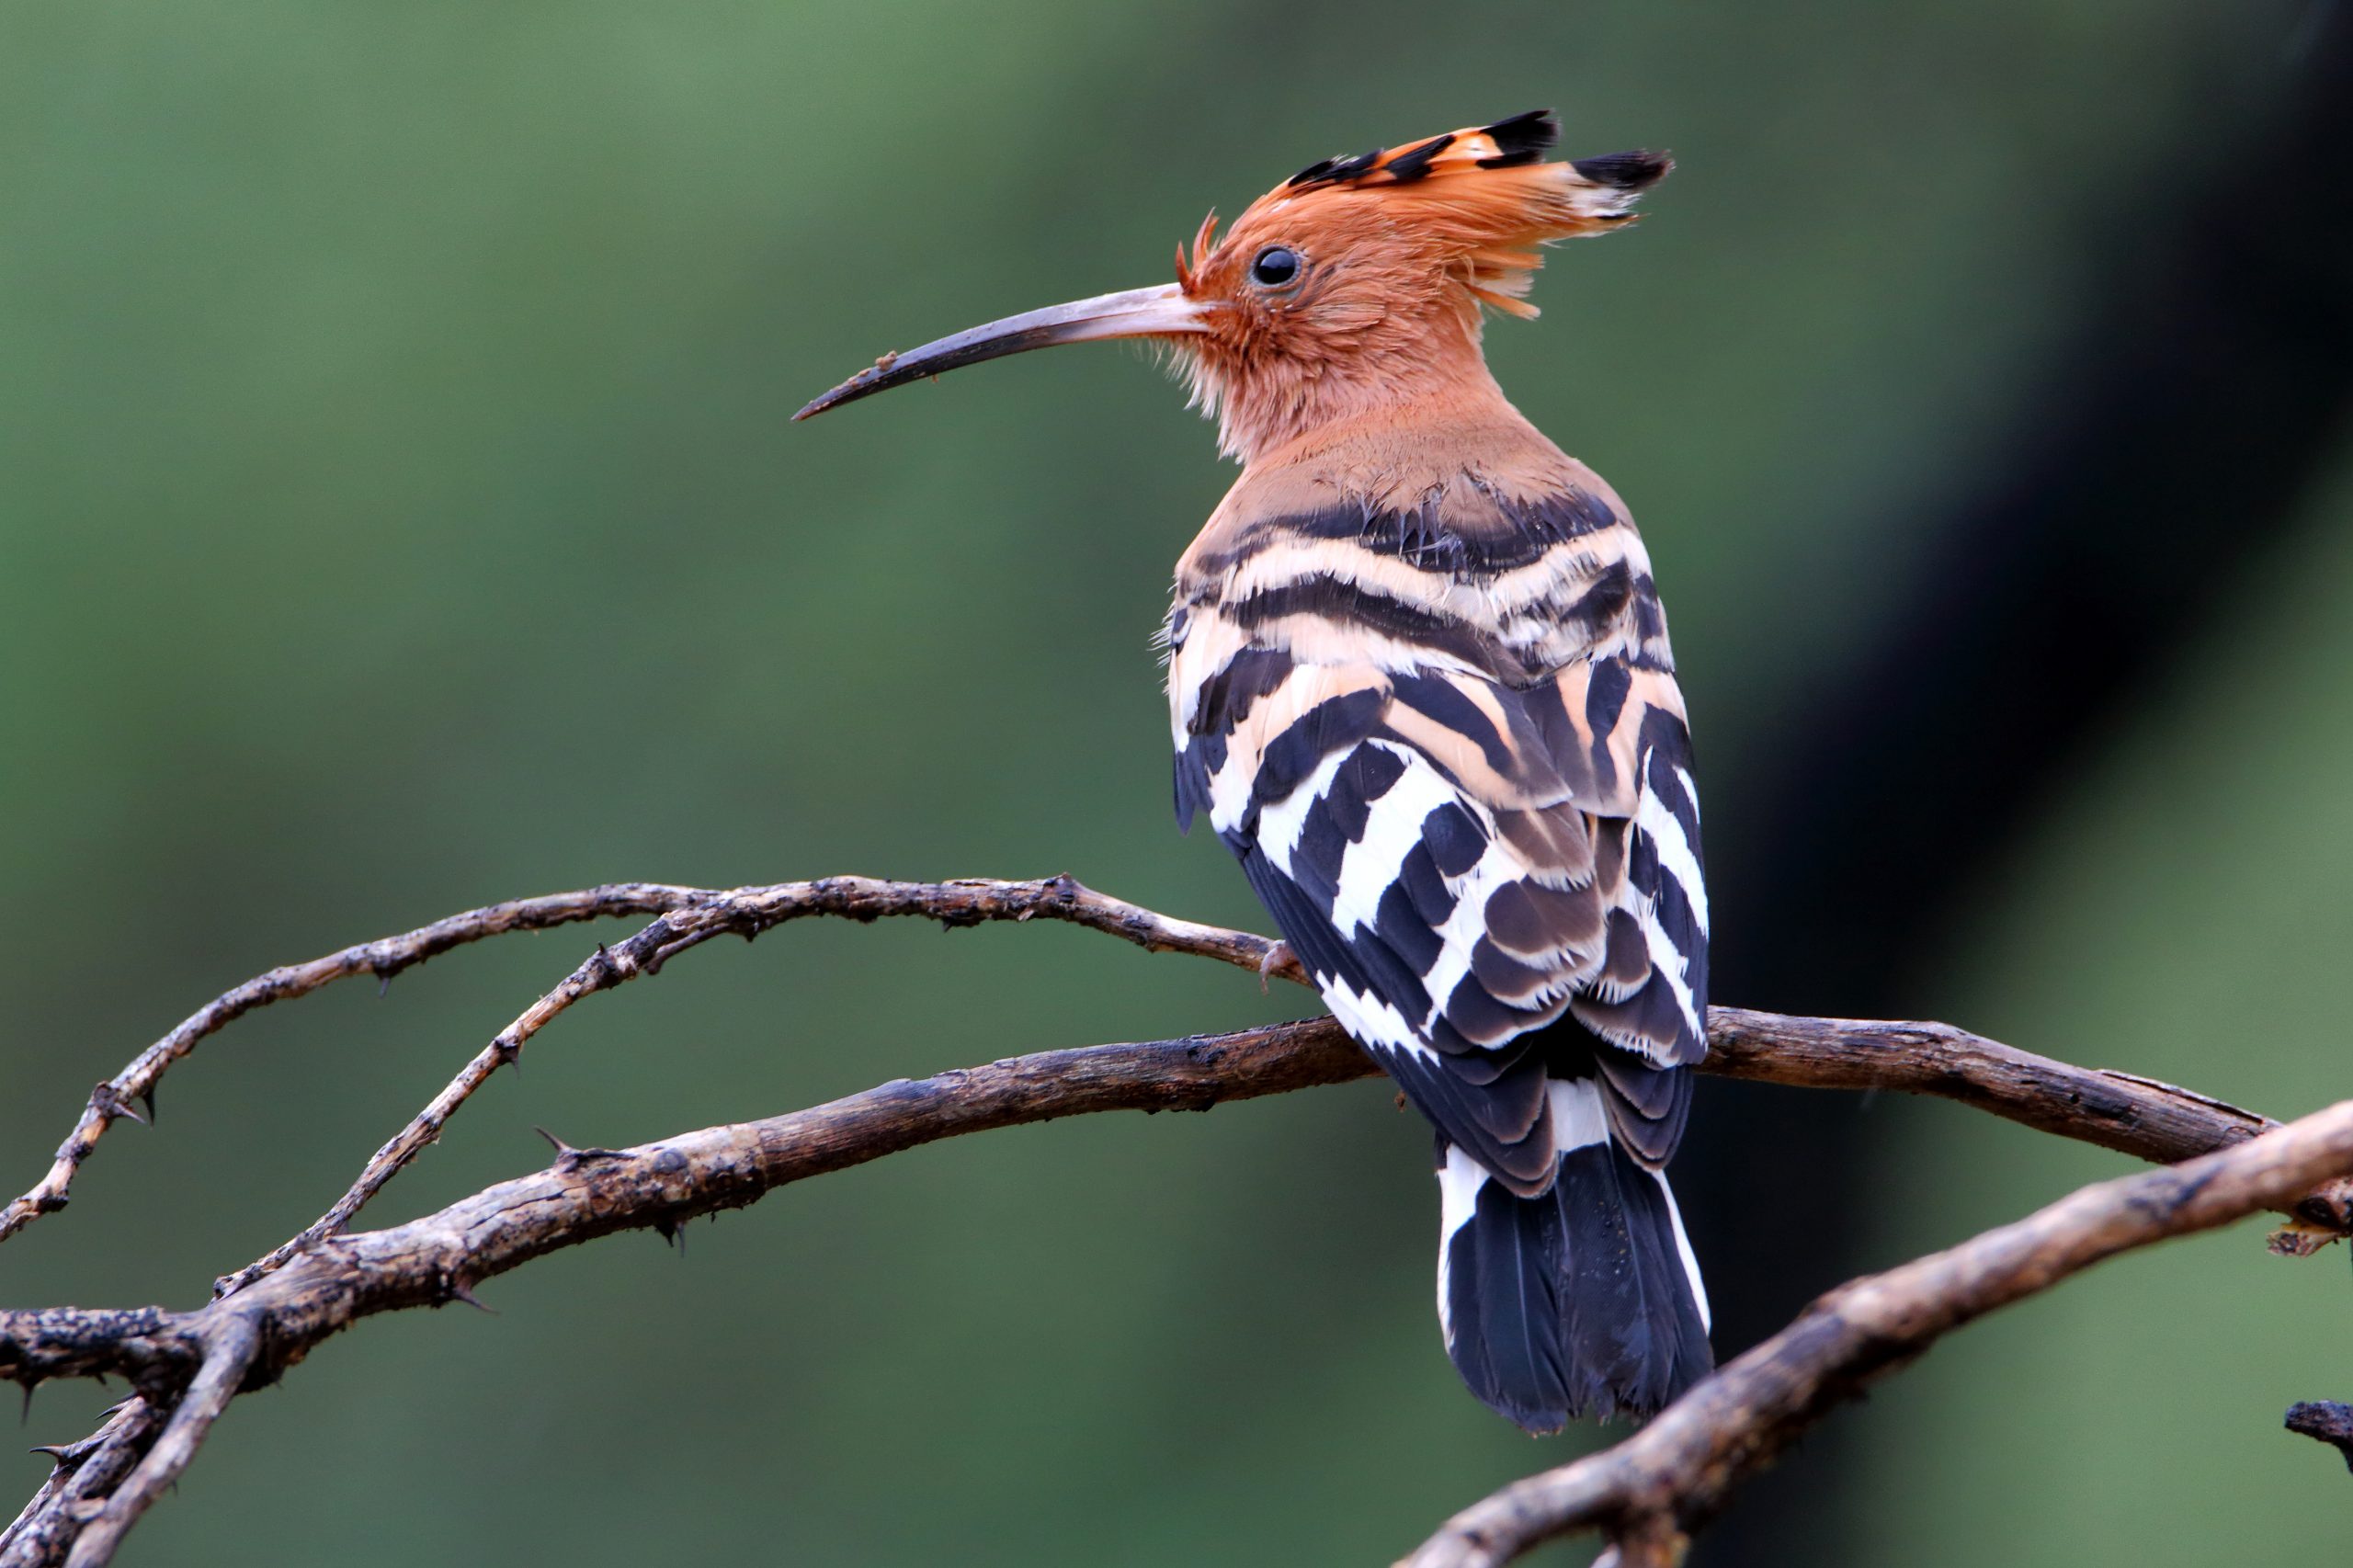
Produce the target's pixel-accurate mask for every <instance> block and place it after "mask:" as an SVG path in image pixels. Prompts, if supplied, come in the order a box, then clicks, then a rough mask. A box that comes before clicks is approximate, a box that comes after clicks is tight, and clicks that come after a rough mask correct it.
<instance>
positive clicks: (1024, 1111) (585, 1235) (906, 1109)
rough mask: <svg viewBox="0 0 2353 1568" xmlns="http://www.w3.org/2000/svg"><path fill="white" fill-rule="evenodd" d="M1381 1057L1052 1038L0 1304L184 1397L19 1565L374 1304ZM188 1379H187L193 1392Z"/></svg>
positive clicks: (18, 1554)
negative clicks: (187, 1294)
mask: <svg viewBox="0 0 2353 1568" xmlns="http://www.w3.org/2000/svg"><path fill="white" fill-rule="evenodd" d="M1373 1072H1374V1069H1373V1068H1372V1066H1371V1064H1370V1062H1367V1061H1366V1060H1365V1058H1364V1056H1363V1055H1362V1053H1361V1052H1359V1051H1357V1050H1356V1049H1355V1047H1354V1046H1353V1045H1351V1044H1350V1043H1348V1041H1347V1039H1346V1037H1345V1036H1343V1035H1341V1034H1340V1033H1339V1032H1338V1030H1336V1029H1334V1028H1326V1027H1324V1025H1323V1024H1322V1023H1320V1022H1315V1023H1306V1024H1279V1025H1274V1026H1271V1027H1269V1028H1257V1029H1245V1030H1243V1031H1240V1032H1239V1033H1235V1034H1230V1035H1222V1036H1215V1037H1193V1038H1188V1039H1184V1040H1156V1041H1153V1042H1150V1043H1147V1044H1140V1045H1106V1046H1097V1047H1094V1048H1092V1049H1086V1050H1078V1051H1045V1052H1041V1053H1039V1054H1037V1055H1031V1056H1019V1057H1015V1058H1012V1059H1011V1060H1009V1061H1004V1062H993V1063H991V1064H989V1065H988V1066H985V1067H974V1068H970V1069H965V1070H961V1071H957V1072H949V1073H943V1074H938V1075H937V1076H935V1077H931V1078H926V1079H922V1080H920V1081H917V1082H914V1083H909V1082H905V1081H901V1082H897V1083H892V1084H885V1085H881V1086H880V1087H878V1088H873V1089H869V1090H867V1091H866V1092H865V1093H863V1094H858V1095H852V1096H849V1097H848V1098H847V1099H840V1100H835V1101H833V1102H832V1103H830V1104H827V1105H823V1106H818V1107H815V1108H813V1109H809V1110H803V1111H796V1112H793V1113H791V1114H790V1115H787V1116H779V1117H772V1118H769V1119H767V1120H763V1121H754V1122H745V1123H741V1124H737V1125H733V1126H724V1127H712V1128H706V1129H704V1130H702V1131H698V1132H689V1133H687V1134H685V1135H683V1136H681V1137H676V1138H670V1139H665V1140H664V1141H662V1142H658V1143H649V1144H645V1145H642V1146H641V1147H638V1148H634V1149H621V1150H609V1149H564V1150H563V1151H561V1152H559V1153H558V1154H557V1156H556V1158H555V1161H554V1162H553V1164H552V1165H550V1166H549V1167H548V1168H547V1169H545V1170H542V1171H539V1172H536V1173H534V1174H532V1175H530V1176H522V1177H518V1178H517V1179H515V1180H513V1181H507V1182H502V1183H500V1184H498V1185H497V1186H495V1187H489V1188H487V1189H485V1190H483V1192H480V1193H477V1194H475V1195H474V1196H473V1197H472V1198H468V1199H463V1200H461V1201H460V1202H458V1203H454V1204H451V1205H450V1206H449V1208H447V1209H444V1210H440V1211H438V1213H434V1214H429V1215H426V1217H424V1218H423V1219H420V1220H415V1221H410V1222H409V1223H407V1224H405V1225H401V1226H397V1227H395V1228H393V1229H391V1230H386V1231H376V1232H369V1233H362V1234H356V1235H341V1236H335V1237H332V1238H329V1239H327V1240H325V1241H324V1242H323V1243H322V1244H319V1245H318V1246H317V1247H315V1248H313V1250H311V1251H310V1252H307V1253H305V1254H303V1255H302V1256H300V1257H298V1258H296V1259H295V1260H293V1261H292V1262H291V1263H290V1264H289V1265H288V1266H287V1267H284V1268H282V1269H280V1270H278V1272H277V1273H275V1274H272V1275H269V1276H267V1277H266V1278H261V1279H258V1280H256V1282H255V1283H254V1284H253V1285H252V1286H250V1287H249V1288H247V1289H246V1290H243V1291H240V1292H239V1293H238V1294H236V1295H234V1296H233V1297H230V1298H228V1299H226V1300H223V1301H213V1302H211V1303H210V1304H209V1305H207V1306H205V1307H203V1308H200V1309H199V1310H197V1311H195V1312H165V1311H164V1310H162V1309H160V1308H144V1309H139V1310H136V1311H131V1312H88V1311H84V1310H82V1309H77V1308H54V1309H46V1310H36V1311H16V1312H0V1377H5V1378H13V1379H15V1380H16V1381H18V1382H21V1383H23V1384H25V1385H26V1386H27V1387H30V1386H32V1385H34V1384H37V1383H39V1382H41V1381H47V1380H49V1379H51V1378H58V1377H85V1378H86V1377H99V1376H104V1375H108V1374H117V1375H120V1376H123V1377H126V1378H129V1379H130V1380H131V1381H132V1382H133V1383H134V1384H135V1385H136V1386H137V1387H138V1388H139V1389H140V1390H141V1392H142V1396H143V1403H145V1404H148V1405H153V1406H155V1407H157V1408H159V1409H161V1408H166V1407H172V1406H175V1405H176V1408H175V1409H174V1410H173V1414H172V1415H171V1417H170V1420H169V1422H168V1424H167V1425H165V1427H164V1429H163V1432H162V1435H161V1437H158V1438H156V1439H155V1440H154V1446H153V1448H152V1449H149V1450H148V1451H147V1454H146V1456H145V1457H144V1458H143V1459H142V1460H140V1463H139V1466H138V1468H137V1469H136V1470H135V1471H132V1472H131V1478H130V1480H129V1481H127V1482H124V1483H122V1485H121V1486H120V1487H119V1488H118V1489H117V1490H116V1491H115V1493H114V1494H113V1495H112V1496H111V1497H110V1498H108V1500H107V1502H106V1504H105V1506H104V1508H103V1510H102V1511H100V1512H98V1513H97V1515H96V1516H95V1518H94V1520H92V1521H89V1522H85V1521H84V1520H82V1519H81V1518H79V1517H76V1516H77V1514H78V1512H79V1511H80V1509H81V1508H82V1507H84V1506H86V1504H87V1502H88V1500H89V1498H90V1496H91V1495H93V1494H92V1493H90V1492H88V1491H87V1490H86V1489H85V1490H83V1491H80V1492H78V1493H77V1492H75V1491H74V1489H72V1488H59V1489H56V1491H55V1492H54V1494H52V1495H51V1497H50V1498H49V1500H48V1502H47V1504H46V1505H45V1506H44V1505H42V1504H41V1503H40V1500H37V1501H36V1506H35V1507H34V1508H32V1509H28V1510H27V1513H26V1515H25V1516H23V1517H19V1519H18V1520H17V1524H16V1525H15V1526H13V1527H12V1528H11V1529H10V1531H9V1533H8V1535H7V1536H6V1537H0V1565H4V1568H31V1565H34V1564H46V1563H48V1562H52V1561H54V1556H53V1553H54V1551H55V1550H56V1548H57V1547H58V1546H59V1545H61V1544H62V1543H63V1541H65V1540H74V1555H73V1556H72V1558H71V1560H70V1561H71V1564H72V1568H97V1565H98V1564H101V1563H103V1562H106V1561H107V1559H108V1554H110V1553H111V1551H112V1550H113V1548H114V1545H115V1543H116V1542H117V1541H118V1540H119V1539H120V1536H121V1534H122V1532H123V1530H125V1529H127V1528H129V1527H130V1525H131V1522H132V1521H133V1520H135V1519H136V1517H138V1515H139V1514H140V1513H141V1512H142V1511H143V1510H144V1509H145V1508H146V1507H147V1506H149V1505H150V1504H151V1503H152V1502H153V1500H154V1497H155V1495H156V1494H158V1493H159V1492H160V1491H161V1489H162V1488H163V1487H165V1486H166V1485H168V1484H169V1483H170V1482H171V1481H172V1480H173V1479H174V1478H176V1476H177V1475H178V1474H179V1472H180V1471H182V1470H183V1469H184V1468H185V1467H186V1465H187V1462H188V1458H189V1457H190V1456H191V1455H192V1454H193V1453H194V1451H195V1448H196V1446H197V1445H198V1444H199V1443H200V1442H201V1441H202V1440H203V1437H204V1435H205V1432H206V1430H207V1429H208V1428H209V1427H210V1423H211V1421H212V1420H213V1418H214V1417H215V1416H217V1415H219V1413H220V1409H221V1406H222V1404H224V1403H226V1401H227V1398H228V1395H229V1394H230V1393H231V1392H234V1391H235V1389H236V1387H237V1386H239V1385H240V1384H241V1383H242V1384H244V1386H256V1387H257V1386H261V1385H263V1384H267V1383H268V1382H271V1381H275V1380H276V1379H277V1377H278V1375H279V1374H280V1373H281V1372H283V1371H284V1370H285V1369H287V1368H288V1367H290V1366H292V1365H294V1364H295V1363H296V1362H298V1361H300V1360H301V1359H302V1358H304V1357H305V1356H307V1355H308V1354H309V1353H310V1351H311V1350H312V1349H313V1347H314V1346H317V1345H318V1344H319V1342H320V1341H322V1340H324V1339H325V1338H327V1337H328V1336H330V1335H334V1334H336V1333H338V1332H340V1331H341V1330H343V1329H344V1328H346V1327H348V1326H349V1325H350V1324H353V1323H356V1322H358V1320H359V1319H361V1318H363V1317H368V1316H370V1315H372V1314H374V1313H377V1312H391V1311H395V1310H399V1309H403V1308H408V1307H420V1306H438V1305H441V1304H443V1303H446V1302H449V1301H459V1300H465V1299H468V1298H470V1296H471V1294H472V1289H473V1287H474V1286H475V1285H477V1284H479V1283H480V1282H481V1281H483V1280H484V1279H487V1278H493V1277H494V1276H496V1275H499V1274H503V1273H505V1272H506V1271H507V1270H508V1269H510V1268H514V1267H518V1266H520V1265H522V1264H524V1263H527V1262H529V1261H530V1260H531V1259H532V1258H535V1257H539V1256H543V1255H544V1254H547V1253H550V1252H553V1251H556V1250H558V1249H560V1248H563V1247H568V1246H576V1245H578V1244H581V1243H583V1242H586V1241H590V1240H593V1239H595V1238H596V1237H598V1236H603V1235H608V1234H610V1233H613V1232H616V1231H622V1230H630V1229H646V1228H656V1229H664V1230H668V1229H674V1228H675V1227H676V1225H678V1224H679V1223H680V1222H681V1221H685V1220H687V1219H689V1218H691V1217H693V1216H695V1215H698V1214H705V1213H710V1212H712V1211H714V1210H722V1209H733V1208H740V1207H742V1206H744V1205H745V1204H748V1203H750V1202H752V1201H754V1200H755V1199H758V1198H760V1197H761V1196H763V1195H764V1194H766V1193H767V1192H769V1191H771V1190H773V1189H774V1188H776V1187H780V1186H783V1185H784V1184H786V1183H788V1182H793V1181H799V1180H802V1179H804V1178H806V1177H809V1176H821V1175H824V1173H826V1172H828V1171H835V1170H841V1169H845V1168H847V1167H848V1166H850V1165H860V1164H863V1163H865V1162H867V1161H869V1160H874V1159H879V1158H881V1157H882V1156H883V1155H885V1154H891V1153H897V1152H898V1151H900V1150H903V1149H907V1148H912V1147H914V1146H915V1145H916V1144H919V1143H927V1142H934V1141H936V1140H938V1139H942V1138H952V1137H955V1136H957V1135H959V1134H961V1133H967V1132H979V1131H986V1130H988V1129H991V1128H997V1127H1011V1126H1017V1125H1018V1124H1021V1123H1023V1122H1030V1121H1046V1120H1051V1119H1055V1118H1058V1117H1063V1116H1074V1115H1079V1114H1082V1113H1085V1112H1090V1111H1103V1110H1121V1109H1132V1110H1207V1109H1209V1108H1211V1107H1212V1106H1215V1105H1218V1104H1220V1103H1222V1102H1224V1101H1227V1100H1235V1099H1249V1098H1254V1097H1256V1096H1262V1095H1273V1094H1281V1093H1284V1092H1286V1091H1289V1090H1292V1089H1301V1088H1307V1087H1310V1086H1313V1085H1318V1084H1329V1083H1337V1082H1344V1081H1346V1080H1348V1079H1352V1078H1360V1077H1366V1076H1370V1075H1371V1074H1372V1073H1373ZM192 1369H193V1370H192ZM191 1371H192V1376H191ZM183 1381H184V1382H185V1386H186V1389H187V1392H185V1393H184V1394H182V1393H179V1392H176V1390H177V1388H178V1387H179V1386H180V1385H181V1384H182V1383H183ZM54 1480H55V1478H54V1477H52V1482H54ZM77 1537H78V1540H77V1539H75V1538H77ZM93 1540H97V1542H99V1544H98V1545H96V1546H94V1545H92V1544H91V1543H92V1542H93ZM33 1542H38V1543H39V1546H38V1548H36V1546H35V1545H33V1544H30V1543H33ZM43 1552H46V1553H49V1555H42V1554H40V1553H43Z"/></svg>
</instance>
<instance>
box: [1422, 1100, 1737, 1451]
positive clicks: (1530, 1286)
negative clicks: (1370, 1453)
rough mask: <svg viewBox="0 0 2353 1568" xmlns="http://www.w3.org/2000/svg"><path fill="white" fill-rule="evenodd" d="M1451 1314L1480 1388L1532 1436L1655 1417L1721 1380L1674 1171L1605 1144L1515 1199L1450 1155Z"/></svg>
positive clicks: (1461, 1367) (1442, 1300)
mask: <svg viewBox="0 0 2353 1568" xmlns="http://www.w3.org/2000/svg"><path fill="white" fill-rule="evenodd" d="M1438 1186H1439V1190H1440V1193H1441V1195H1442V1198H1443V1213H1444V1229H1443V1231H1442V1233H1441V1234H1440V1236H1439V1239H1438V1321H1439V1323H1440V1324H1443V1325H1444V1327H1445V1331H1446V1349H1447V1354H1448V1355H1449V1357H1451V1358H1453V1361H1454V1366H1455V1369H1456V1370H1457V1371H1459V1372H1461V1374H1462V1381H1464V1382H1466V1383H1468V1384H1470V1385H1471V1392H1472V1393H1475V1394H1477V1395H1478V1396H1479V1397H1480V1398H1481V1399H1483V1400H1484V1401H1485V1402H1486V1403H1488V1404H1490V1405H1492V1406H1493V1407H1494V1408H1495V1410H1497V1411H1498V1412H1500V1413H1502V1414H1503V1415H1507V1416H1509V1417H1511V1419H1513V1420H1514V1421H1517V1422H1518V1423H1519V1424H1520V1425H1521V1426H1524V1427H1526V1428H1528V1430H1529V1431H1531V1432H1557V1431H1559V1430H1560V1429H1561V1427H1562V1426H1564V1425H1566V1424H1567V1422H1568V1421H1569V1420H1570V1419H1571V1418H1572V1417H1578V1418H1583V1417H1606V1416H1610V1415H1649V1414H1650V1413H1651V1412H1653V1411H1655V1410H1657V1409H1658V1408H1660V1407H1661V1406H1662V1405H1664V1404H1665V1403H1667V1402H1668V1401H1669V1400H1672V1399H1673V1398H1675V1397H1676V1396H1677V1394H1679V1393H1681V1392H1683V1391H1684V1390H1685V1389H1687V1388H1688V1387H1690V1385H1691V1384H1692V1383H1694V1382H1696V1381H1699V1379H1700V1378H1702V1377H1704V1376H1706V1375H1707V1373H1708V1370H1709V1369H1710V1368H1711V1366H1712V1365H1713V1364H1714V1358H1713V1356H1712V1354H1711V1352H1710V1350H1709V1348H1708V1297H1707V1291H1706V1290H1705V1289H1704V1288H1703V1287H1702V1286H1701V1284H1700V1283H1699V1262H1698V1260H1697V1259H1696V1258H1694V1257H1693V1256H1692V1253H1691V1246H1690V1243H1689V1242H1688V1241H1687V1240H1686V1239H1685V1237H1684V1234H1683V1220H1682V1216H1681V1215H1679V1214H1678V1213H1677V1211H1676V1207H1675V1195H1674V1193H1672V1192H1671V1191H1669V1190H1668V1188H1667V1185H1666V1176H1665V1172H1663V1171H1654V1170H1650V1169H1646V1168H1645V1167H1643V1165H1640V1164H1638V1163H1636V1161H1635V1160H1634V1159H1633V1157H1632V1156H1631V1155H1630V1154H1629V1153H1627V1152H1626V1151H1625V1150H1624V1149H1623V1148H1622V1147H1620V1144H1619V1142H1618V1141H1617V1140H1616V1139H1615V1138H1612V1137H1608V1136H1607V1135H1605V1136H1604V1137H1602V1138H1601V1139H1600V1141H1599V1142H1592V1143H1587V1144H1585V1145H1584V1146H1582V1147H1579V1148H1573V1149H1570V1150H1568V1151H1566V1152H1565V1153H1563V1154H1562V1155H1561V1165H1560V1169H1559V1172H1558V1173H1557V1174H1556V1175H1555V1176H1554V1178H1553V1181H1552V1186H1551V1187H1549V1188H1548V1189H1546V1190H1545V1191H1544V1192H1541V1193H1540V1194H1538V1195H1537V1196H1535V1197H1532V1198H1523V1197H1520V1196H1518V1195H1517V1194H1515V1193H1513V1192H1512V1191H1511V1190H1510V1189H1509V1188H1508V1187H1505V1186H1504V1184H1503V1183H1502V1182H1500V1181H1498V1180H1496V1179H1495V1178H1494V1177H1492V1176H1489V1175H1488V1173H1487V1172H1486V1170H1485V1169H1484V1168H1483V1167H1482V1166H1481V1165H1479V1164H1478V1163H1477V1162H1476V1161H1475V1160H1473V1159H1472V1158H1471V1156H1470V1155H1469V1154H1467V1153H1464V1152H1463V1151H1462V1150H1461V1149H1460V1148H1458V1147H1454V1146H1451V1145H1447V1146H1444V1147H1443V1148H1442V1152H1441V1153H1440V1164H1439V1166H1438Z"/></svg>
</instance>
